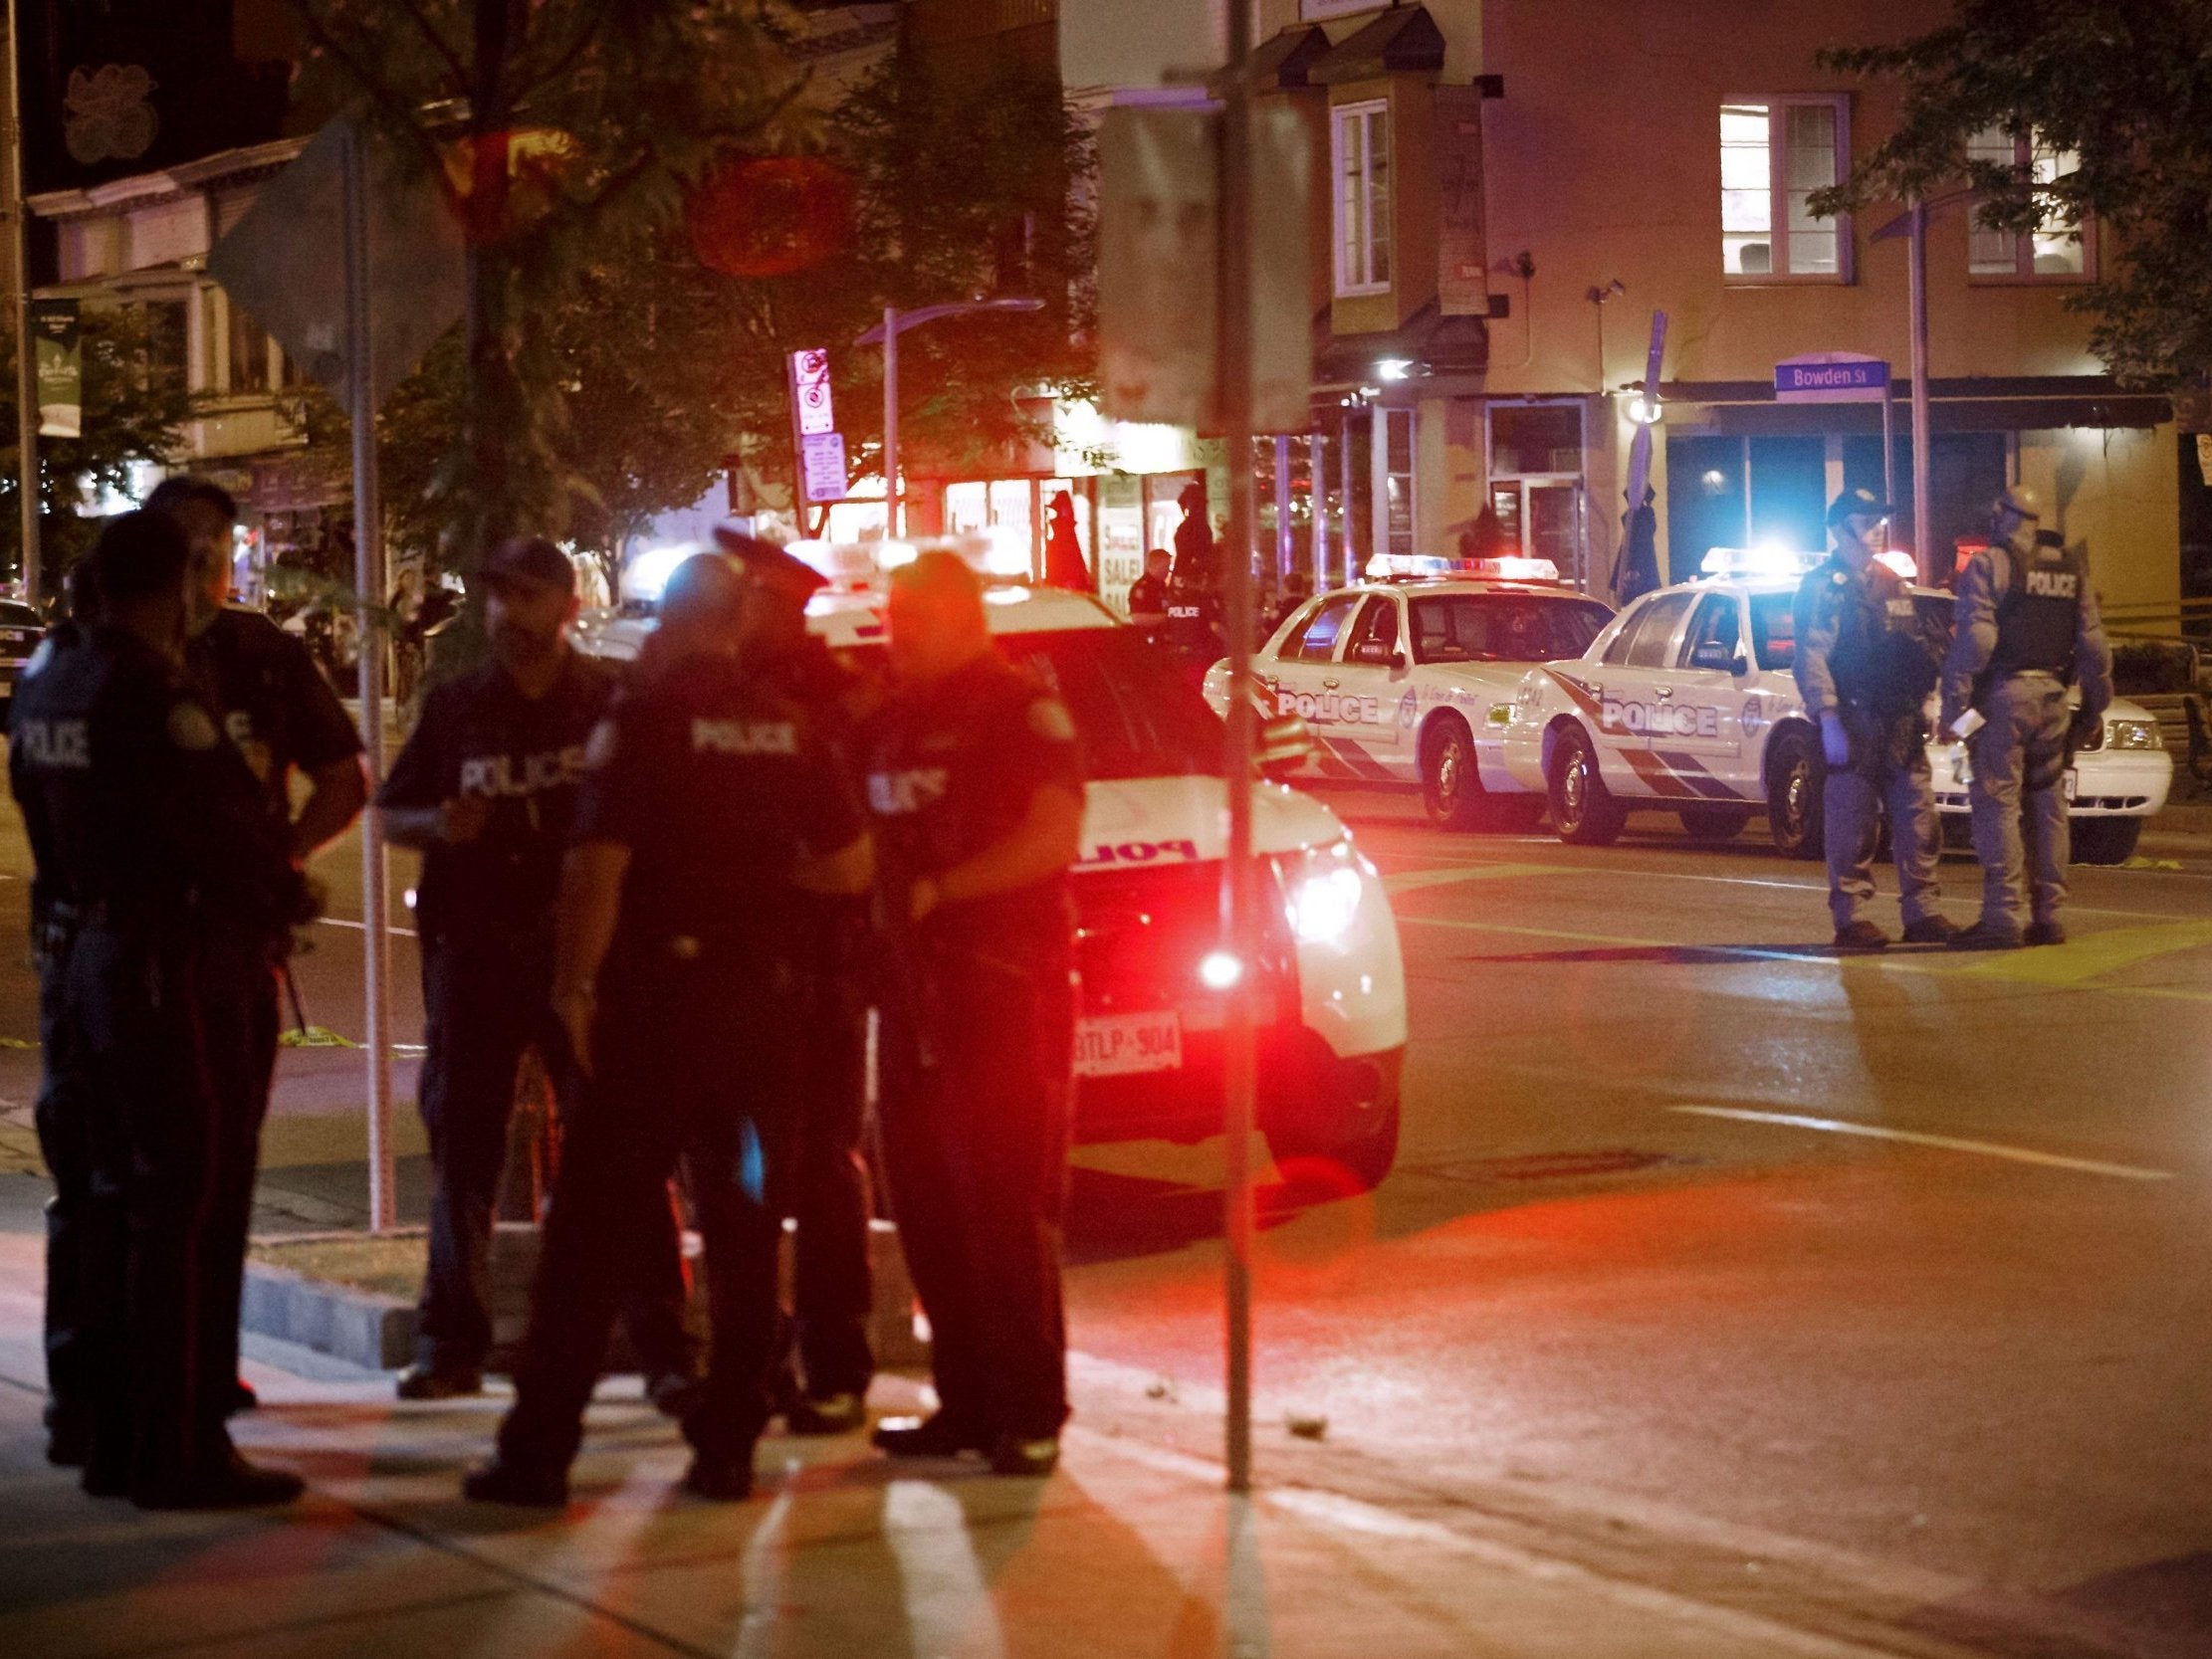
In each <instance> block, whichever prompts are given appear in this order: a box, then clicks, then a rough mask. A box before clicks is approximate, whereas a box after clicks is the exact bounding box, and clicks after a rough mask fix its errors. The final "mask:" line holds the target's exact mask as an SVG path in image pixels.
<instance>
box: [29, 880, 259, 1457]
mask: <svg viewBox="0 0 2212 1659" xmlns="http://www.w3.org/2000/svg"><path fill="white" fill-rule="evenodd" d="M180 933H181V931H180V930H176V929H173V928H171V929H161V928H156V927H152V926H145V927H129V926H117V925H114V924H113V923H111V922H110V921H108V920H106V919H99V920H92V921H88V923H87V924H86V926H85V927H84V928H83V929H81V930H80V932H79V933H78V934H77V937H76V939H75V941H74V943H73V944H72V946H71V949H70V953H69V967H68V978H67V995H66V998H65V1007H64V1017H65V1018H66V1019H67V1020H68V1021H69V1022H70V1024H71V1025H72V1026H73V1027H74V1030H75V1034H76V1038H77V1040H78V1041H79V1042H81V1043H82V1044H83V1050H82V1052H83V1054H84V1056H85V1058H86V1067H85V1076H86V1081H87V1085H88V1087H87V1092H86V1097H85V1098H86V1101H87V1103H88V1107H89V1110H88V1112H87V1113H86V1119H85V1122H86V1128H87V1130H88V1135H87V1144H88V1146H89V1148H90V1154H91V1180H90V1194H89V1201H88V1205H87V1209H88V1214H87V1217H86V1220H87V1225H86V1227H85V1228H84V1253H83V1263H84V1265H83V1267H82V1269H81V1273H80V1277H79V1285H80V1290H81V1294H82V1295H83V1297H84V1299H85V1307H86V1309H87V1310H88V1315H89V1318H88V1320H87V1325H86V1335H87V1337H88V1339H89V1340H88V1341H87V1342H86V1344H85V1359H86V1362H87V1365H88V1368H89V1370H90V1372H91V1374H92V1375H93V1377H94V1378H95V1379H96V1382H95V1392H94V1414H93V1444H92V1451H91V1457H90V1459H89V1464H88V1469H87V1479H88V1481H89V1482H92V1481H101V1482H105V1483H107V1484H109V1485H110V1486H111V1488H124V1487H127V1488H130V1489H133V1490H145V1489H148V1488H157V1487H161V1486H164V1485H169V1484H172V1483H183V1482H189V1481H190V1480H192V1479H193V1478H194V1477H195V1476H197V1475H200V1474H203V1473H207V1472H212V1471H214V1470H217V1469H220V1468H222V1467H223V1466H224V1465H225V1464H227V1462H228V1460H229V1457H230V1455H231V1448H230V1441H229V1436H228V1434H227V1433H226V1431H225V1430H224V1428H223V1414H224V1411H225V1409H226V1407H227V1405H228V1400H229V1392H230V1388H231V1384H232V1382H233V1381H234V1380H235V1377H236V1369H235V1366H236V1352H237V1349H236V1343H237V1337H236V1326H237V1314H236V1311H237V1295H238V1291H237V1285H236V1282H235V1281H236V1276H237V1273H238V1269H237V1267H236V1266H235V1262H234V1257H233V1255H232V1252H231V1251H230V1249H229V1248H228V1245H227V1242H226V1241H225V1239H224V1238H223V1237H222V1236H221V1235H220V1233H219V1229H218V1217H219V1215H220V1212H221V1209H222V1205H223V1203H224V1201H225V1197H226V1171H225V1170H224V1169H223V1167H222V1159H223V1155H224V1147H225V1142H226V1140H227V1138H228V1131H229V1127H230V1126H228V1125H227V1124H226V1122H225V1115H224V1103H223V1101H222V1099H221V1096H220V1084H219V1082H218V1073H219V1071H220V1069H221V1068H222V1066H223V1064H224V1061H223V1058H222V1057H219V1056H218V1055H217V1054H216V1053H215V1052H214V1049H215V1039H216V1036H217V1034H216V1033H215V1032H213V1031H211V1030H210V1028H209V1024H208V1021H207V1019H206V1010H207V1006H208V988H209V982H210V979H211V977H214V976H219V975H220V974H221V973H223V972H224V971H225V970H226V969H227V967H228V965H229V964H228V963H227V962H225V961H222V960H216V961H213V962H211V961H210V960H209V950H208V945H209V941H208V940H207V939H206V938H205V937H201V938H195V939H193V940H191V941H186V940H185V939H183V938H182V937H181V936H180ZM235 948H240V946H238V945H235V944H231V943H228V942H225V943H223V944H221V945H220V946H219V947H218V952H217V953H218V954H222V953H225V952H227V951H228V950H230V949H235ZM226 1278H227V1279H228V1280H229V1281H230V1283H228V1284H226V1283H225V1280H226ZM226 1309H227V1310H228V1315H227V1317H228V1319H229V1322H230V1336H229V1341H228V1343H227V1344H225V1343H224V1342H223V1341H222V1334H221V1331H220V1326H221V1324H222V1322H223V1320H224V1319H225V1317H226V1315H225V1312H224V1311H225V1310H226ZM225 1355H228V1361H227V1364H228V1368H226V1366H225V1364H224V1363H221V1362H219V1361H221V1360H222V1359H223V1357H224V1356H225ZM217 1383H219V1384H220V1395H219V1397H211V1389H213V1388H214V1387H215V1386H216V1384H217Z"/></svg>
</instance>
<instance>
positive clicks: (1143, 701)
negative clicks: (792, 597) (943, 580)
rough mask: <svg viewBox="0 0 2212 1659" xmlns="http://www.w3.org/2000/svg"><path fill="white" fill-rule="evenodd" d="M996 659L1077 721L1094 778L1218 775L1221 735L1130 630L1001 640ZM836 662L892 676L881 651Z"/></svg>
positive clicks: (851, 650)
mask: <svg viewBox="0 0 2212 1659" xmlns="http://www.w3.org/2000/svg"><path fill="white" fill-rule="evenodd" d="M994 643H995V645H996V646H997V647H998V650H999V652H1000V653H1001V654H1002V655H1003V656H1004V657H1005V658H1006V659H1007V660H1008V661H1009V662H1012V663H1016V664H1019V665H1020V666H1022V667H1023V668H1026V669H1027V670H1028V671H1029V672H1030V673H1031V674H1033V675H1035V676H1036V678H1037V680H1038V682H1039V683H1040V684H1042V685H1045V686H1047V687H1050V688H1051V689H1052V690H1053V691H1055V692H1057V693H1058V694H1059V696H1060V699H1061V701H1062V702H1064V703H1065V704H1066V705H1067V708H1068V713H1069V714H1070V715H1071V716H1072V717H1073V718H1074V721H1075V729H1076V731H1077V733H1078V734H1079V735H1080V736H1081V738H1082V742H1083V758H1084V762H1085V765H1086V767H1087V772H1088V775H1089V776H1091V777H1094V778H1131V777H1181V776H1217V775H1219V773H1220V770H1221V756H1222V743H1223V737H1224V733H1223V729H1222V726H1221V722H1220V718H1219V717H1218V716H1217V715H1216V714H1215V713H1214V711H1213V710H1211V709H1209V708H1208V707H1207V706H1206V700H1205V699H1204V698H1203V697H1201V696H1200V695H1199V692H1198V688H1197V687H1196V686H1194V685H1192V683H1191V682H1190V680H1189V679H1188V678H1187V677H1186V675H1185V674H1184V673H1182V672H1181V671H1180V668H1179V665H1178V663H1177V662H1176V660H1175V659H1174V658H1173V657H1170V656H1167V655H1164V654H1163V653H1162V652H1161V651H1160V650H1159V649H1158V648H1157V647H1155V646H1153V645H1151V644H1148V643H1147V642H1146V640H1145V638H1144V636H1143V635H1142V634H1141V633H1140V632H1138V631H1137V630H1136V629H1134V628H1064V629H1054V630H1051V631H1048V632H1044V633H1030V634H999V635H996V636H995V639H994ZM838 655H839V656H840V657H841V658H842V659H843V660H844V661H845V662H846V664H847V665H848V666H850V667H852V668H854V669H856V670H858V671H859V672H860V673H862V674H865V675H867V676H869V677H870V678H875V679H880V677H882V676H883V675H884V674H885V673H886V672H887V671H888V663H887V661H886V659H885V655H884V650H883V647H881V646H879V645H858V646H848V647H846V648H844V649H843V650H841V651H839V653H838Z"/></svg>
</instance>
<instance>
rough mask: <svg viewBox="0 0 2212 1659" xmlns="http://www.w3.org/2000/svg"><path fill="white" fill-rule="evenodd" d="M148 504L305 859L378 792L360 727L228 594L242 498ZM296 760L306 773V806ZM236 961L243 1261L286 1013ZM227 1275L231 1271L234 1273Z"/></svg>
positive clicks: (229, 1043) (233, 1184)
mask: <svg viewBox="0 0 2212 1659" xmlns="http://www.w3.org/2000/svg"><path fill="white" fill-rule="evenodd" d="M146 506H147V508H148V509H150V510H151V511H153V512H156V513H165V514H167V515H168V516H169V517H170V518H173V519H175V520H176V522H177V524H178V526H179V527H180V528H182V529H183V531H184V534H185V538H186V540H187V541H188V542H189V543H190V545H191V549H192V582H191V594H192V612H191V621H190V629H191V636H190V639H189V641H188V643H187V644H186V647H185V666H186V668H187V669H188V671H189V672H190V673H191V675H192V676H193V678H194V679H195V680H196V681H197V682H198V683H199V686H200V689H201V692H202V694H203V695H204V696H205V697H206V698H207V700H208V702H209V703H210V704H211V705H212V706H213V708H214V709H215V712H216V717H217V719H218V721H219V722H220V724H221V726H222V728H223V729H224V731H226V732H227V733H228V734H229V736H230V738H231V741H232V742H233V743H235V744H236V745H237V747H238V750H239V752H240V753H241V754H242V755H244V756H245V759H246V764H247V765H248V767H249V768H251V770H252V771H253V774H254V776H255V777H256V778H257V779H259V781H260V783H261V787H262V790H263V799H264V802H265V810H266V811H267V812H268V813H269V815H270V818H271V820H272V821H273V822H274V823H276V824H277V825H278V826H279V827H280V828H281V830H282V832H283V834H284V836H285V840H286V844H287V845H288V847H289V848H290V851H291V854H292V856H293V858H294V859H295V860H298V861H301V862H305V861H306V860H307V859H308V858H309V857H310V856H311V855H312V854H314V853H315V852H316V851H317V850H318V849H320V848H322V847H323V846H325V845H327V844H328V843H329V842H331V841H332V840H334V839H335V838H336V837H337V836H338V835H340V834H342V833H343V832H344V830H345V827H346V826H347V825H348V824H350V823H351V822H352V821H353V819H354V817H355V816H356V815H357V814H358V813H359V812H360V809H361V806H362V804H363V802H364V801H365V800H366V799H367V792H368V780H367V773H366V772H365V771H364V770H363V768H362V764H361V758H360V755H361V739H360V734H359V733H358V732H357V731H355V730H354V728H353V723H352V721H351V719H350V718H348V716H347V715H346V713H345V710H344V707H343V706H342V705H341V704H340V703H339V702H338V700H337V695H336V693H335V692H333V691H332V689H331V685H330V682H329V681H327V680H325V679H324V678H323V676H322V674H321V673H320V672H318V671H317V669H316V666H315V660H314V658H313V657H311V656H310V655H309V654H308V649H307V647H306V646H305V645H303V644H302V643H301V642H300V641H298V640H296V639H294V638H293V637H292V636H291V635H290V634H287V633H286V632H285V631H284V630H283V629H281V628H279V627H278V626H277V625H276V624H275V623H274V622H272V621H270V620H269V618H268V617H267V616H266V615H264V614H263V613H262V612H260V611H256V610H247V609H244V608H242V607H239V606H236V605H233V604H231V603H230V592H231V570H232V555H233V551H234V544H233V531H234V529H235V528H236V525H237V519H238V509H237V506H236V504H235V503H234V502H232V500H231V498H230V496H229V494H228V493H227V492H225V491H224V490H222V489H221V488H220V487H219V486H217V485H214V484H211V483H209V482H208V481H207V480H205V479H198V478H190V477H180V478H172V479H165V480H163V481H162V482H161V483H160V484H159V485H157V486H155V488H154V491H153V493H152V494H151V495H150V496H148V497H147V498H146ZM296 772H297V773H299V774H301V775H302V776H304V777H305V779H306V781H307V798H306V799H305V801H304V802H303V803H302V805H301V807H300V811H299V815H298V817H297V818H295V817H294V815H293V810H292V781H293V775H294V774H295V773H296ZM237 965H238V966H239V968H240V974H241V976H240V977H239V978H238V979H237V980H236V981H234V982H233V983H231V984H229V985H228V986H226V987H224V989H225V991H226V993H227V994H226V995H224V996H223V997H222V998H220V999H219V1000H218V999H215V998H212V997H211V998H210V1001H209V1003H208V1009H207V1017H208V1018H209V1019H210V1020H213V1021H217V1022H218V1023H219V1024H220V1027H221V1029H222V1030H223V1031H224V1032H226V1033H227V1035H226V1036H225V1038H224V1040H223V1041H222V1042H221V1043H220V1044H219V1045H218V1047H217V1052H216V1053H215V1055H214V1056H213V1059H212V1065H213V1068H214V1072H215V1078H216V1085H217V1089H218V1092H219V1096H220V1098H221V1100H222V1102H223V1105H224V1112H223V1125H224V1134H223V1148H224V1150H223V1157H222V1166H223V1172H224V1174H223V1180H222V1182H221V1185H220V1190H219V1191H218V1193H217V1195H216V1199H215V1205H214V1209H213V1212H212V1214H211V1216H210V1220H209V1227H208V1236H209V1240H210V1244H209V1248H210V1249H213V1250H217V1251H219V1252H221V1254H222V1255H223V1256H224V1258H225V1259H234V1260H236V1261H237V1263H238V1264H239V1268H240V1271H241V1273H243V1270H244V1266H245V1259H246V1234H247V1231H248V1228H249V1226H250V1224H251V1222H252V1219H253V1203H254V1179H255V1174H256V1171H257V1168H258V1166H259V1163H260V1156H261V1126H262V1121H263V1119H264V1118H266V1117H267V1115H268V1111H269V1089H270V1085H271V1083H272V1082H273V1081H274V1078H275V1073H276V1065H277V1033H278V1030H279V1027H280V1024H281V1021H280V1019H279V1016H278V986H277V973H276V972H275V971H274V970H272V969H271V968H269V967H268V966H267V965H266V964H263V963H260V962H257V961H250V960H241V961H240V962H239V963H238V964H237ZM224 1282H225V1283H229V1282H231V1281H230V1279H229V1277H228V1276H226V1278H225V1281H224ZM208 1317H209V1321H210V1324H209V1327H208V1330H207V1332H206V1334H205V1340H206V1347H205V1350H204V1351H205V1353H206V1355H207V1362H208V1364H209V1365H210V1366H211V1367H214V1368H216V1369H220V1368H221V1367H223V1366H225V1365H227V1366H229V1367H230V1377H231V1380H230V1383H229V1387H230V1390H231V1392H230V1404H231V1406H232V1407H233V1408H234V1409H235V1408H244V1407H250V1406H251V1405H252V1404H253V1403H254V1398H253V1390H252V1389H251V1388H250V1387H248V1386H247V1385H246V1384H245V1383H244V1382H242V1381H239V1380H238V1377H237V1366H238V1310H237V1308H236V1307H235V1306H233V1307H228V1308H226V1307H222V1306H216V1307H211V1308H210V1310H209V1314H208Z"/></svg>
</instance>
